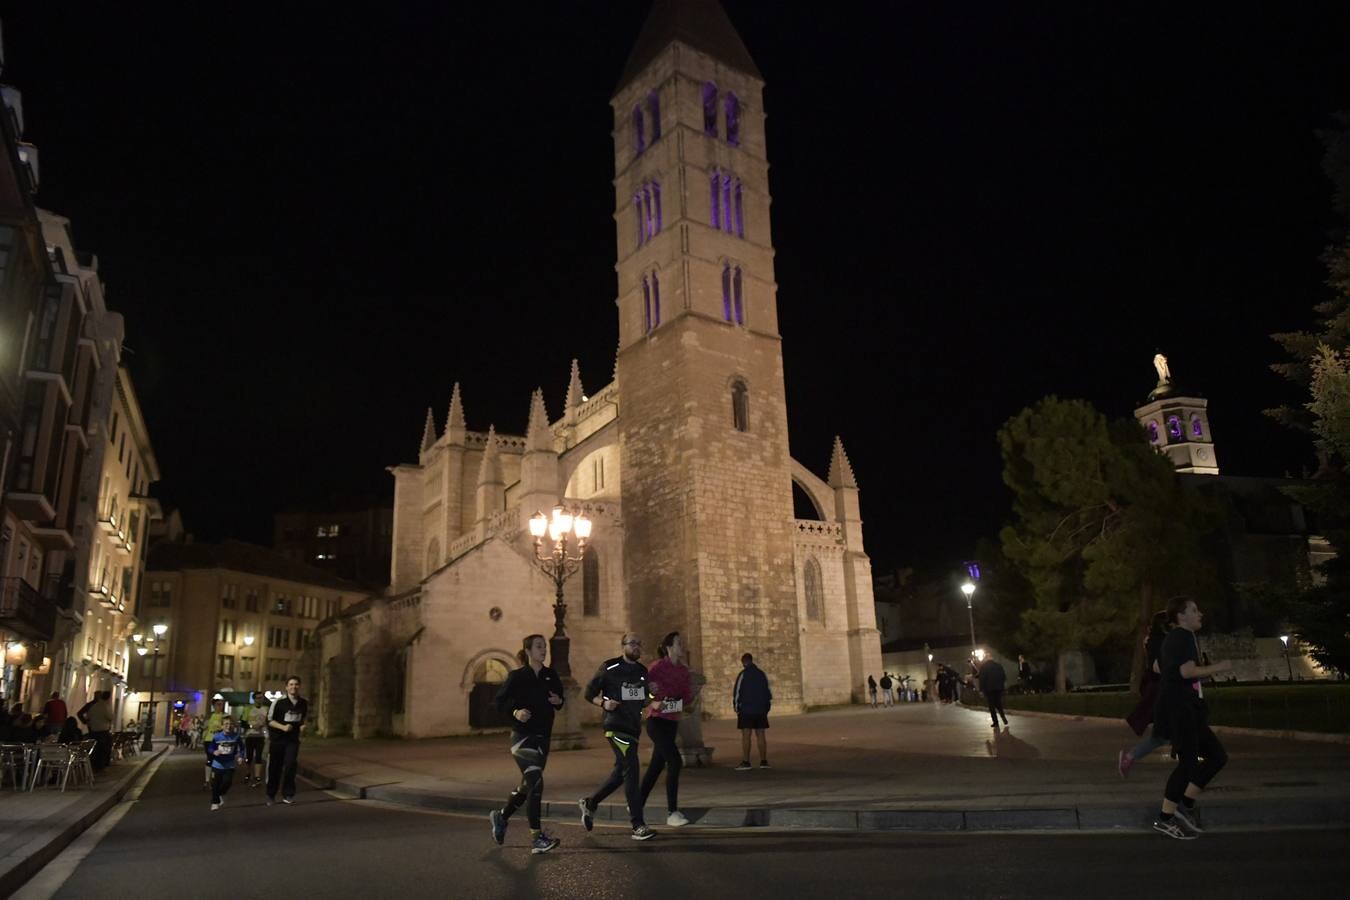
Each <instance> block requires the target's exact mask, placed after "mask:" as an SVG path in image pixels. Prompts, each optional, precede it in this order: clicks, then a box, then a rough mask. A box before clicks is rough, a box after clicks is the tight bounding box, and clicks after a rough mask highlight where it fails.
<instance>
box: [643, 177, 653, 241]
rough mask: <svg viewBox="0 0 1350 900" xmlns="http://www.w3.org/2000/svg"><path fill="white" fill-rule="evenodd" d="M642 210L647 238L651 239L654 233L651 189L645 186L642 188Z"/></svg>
mask: <svg viewBox="0 0 1350 900" xmlns="http://www.w3.org/2000/svg"><path fill="white" fill-rule="evenodd" d="M642 210H643V213H644V214H645V219H646V222H647V237H651V236H652V235H653V234H655V233H656V232H655V231H653V230H652V189H651V186H650V185H646V184H644V185H643V186H642Z"/></svg>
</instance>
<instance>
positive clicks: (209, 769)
mask: <svg viewBox="0 0 1350 900" xmlns="http://www.w3.org/2000/svg"><path fill="white" fill-rule="evenodd" d="M224 722H225V698H224V697H222V696H221V695H220V694H216V695H215V696H214V697H212V698H211V709H210V711H209V712H207V714H206V718H205V719H204V720H203V721H202V722H200V723H199V727H200V728H201V746H202V750H203V751H205V753H206V772H205V773H204V781H203V782H202V784H203V786H204V787H205V788H206V789H207V790H210V789H211V781H212V779H213V778H214V777H215V771H216V770H215V767H214V766H212V765H211V748H210V747H208V746H207V744H208V743H210V741H211V737H212V735H215V734H216V733H218V732H219V731H220V730H221V726H222V724H223V723H224Z"/></svg>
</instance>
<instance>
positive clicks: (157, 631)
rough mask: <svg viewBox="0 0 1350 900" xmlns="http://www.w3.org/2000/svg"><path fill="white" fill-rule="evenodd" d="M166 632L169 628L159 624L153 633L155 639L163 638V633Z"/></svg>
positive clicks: (161, 623)
mask: <svg viewBox="0 0 1350 900" xmlns="http://www.w3.org/2000/svg"><path fill="white" fill-rule="evenodd" d="M168 630H169V626H168V625H165V624H164V623H163V622H160V623H159V624H158V625H156V626H155V627H154V631H155V636H156V637H164V632H166V631H168Z"/></svg>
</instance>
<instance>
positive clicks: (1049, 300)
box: [3, 0, 1350, 569]
mask: <svg viewBox="0 0 1350 900" xmlns="http://www.w3.org/2000/svg"><path fill="white" fill-rule="evenodd" d="M725 5H726V8H727V10H728V12H729V14H730V16H731V19H732V21H733V22H734V23H735V24H736V26H737V28H738V29H739V31H740V32H741V35H742V37H743V38H744V40H745V43H746V45H747V46H748V47H749V49H750V52H751V54H752V55H753V56H754V58H755V60H756V62H757V63H758V65H759V67H760V69H761V71H762V72H763V73H764V76H765V78H766V81H767V89H766V95H765V104H766V107H767V110H768V115H769V119H768V141H769V159H770V165H771V171H770V183H771V189H772V191H773V212H772V215H773V221H772V226H773V233H774V240H775V246H776V251H777V270H776V276H777V281H778V284H779V296H778V302H779V308H780V316H781V327H782V333H783V338H784V343H783V352H784V357H785V363H786V370H787V382H788V383H787V387H788V416H789V419H790V422H791V425H792V428H793V443H792V450H793V455H794V456H796V457H797V458H798V459H799V460H801V461H802V462H803V463H805V464H806V465H807V466H809V467H811V468H813V469H815V470H816V471H817V472H819V473H820V474H822V475H823V474H824V472H825V468H826V466H827V463H828V459H829V450H830V441H831V437H832V436H833V435H834V434H835V433H839V434H841V435H842V436H843V438H844V442H845V444H846V446H847V448H848V451H849V454H850V456H851V458H852V461H853V465H854V469H855V471H856V473H857V476H858V480H859V483H860V484H861V486H862V488H863V494H862V500H863V515H864V519H865V521H866V534H867V547H868V551H869V553H870V554H871V555H872V557H873V560H874V564H875V566H876V567H877V568H878V569H884V568H887V567H889V566H892V565H904V564H914V565H919V566H920V567H922V568H925V569H931V568H934V567H940V566H943V565H946V564H948V563H949V562H958V561H960V560H961V559H963V558H966V556H968V555H969V553H970V547H971V546H972V544H973V542H974V540H975V539H976V538H977V537H979V536H981V535H992V534H994V533H995V532H996V530H997V528H998V527H999V525H1000V524H1001V523H1002V522H1003V520H1004V518H1005V516H1006V511H1007V505H1008V500H1007V496H1006V494H1005V492H1004V489H1003V487H1002V485H1001V482H1000V479H999V471H1000V463H999V458H998V450H997V446H996V443H995V440H994V435H995V432H996V430H997V428H998V426H999V425H1000V424H1001V423H1002V422H1003V421H1005V420H1006V419H1007V418H1008V417H1010V416H1012V415H1014V414H1015V413H1016V412H1017V411H1018V410H1019V409H1021V408H1022V407H1024V406H1026V405H1028V404H1030V403H1032V402H1034V401H1035V400H1037V399H1039V398H1040V397H1042V396H1043V395H1045V394H1047V393H1051V392H1054V393H1058V394H1059V395H1061V396H1066V397H1069V396H1071V397H1084V398H1087V399H1089V400H1091V401H1093V402H1094V403H1096V404H1097V405H1098V406H1099V407H1100V408H1102V409H1103V410H1105V411H1107V412H1109V413H1112V414H1116V415H1124V414H1128V413H1129V412H1130V410H1131V409H1132V408H1133V406H1134V405H1135V404H1136V403H1137V401H1139V400H1140V399H1141V398H1142V397H1143V396H1144V395H1145V394H1146V393H1147V392H1148V390H1149V389H1150V388H1151V387H1152V385H1153V380H1154V375H1153V369H1152V366H1151V364H1150V361H1151V358H1152V356H1153V353H1154V351H1155V349H1162V350H1163V351H1164V352H1166V353H1167V354H1168V355H1169V357H1170V359H1171V362H1172V370H1173V373H1174V374H1175V375H1176V376H1177V377H1178V379H1179V380H1181V381H1183V382H1185V383H1188V384H1190V385H1193V386H1195V387H1196V388H1198V389H1199V390H1200V391H1201V392H1202V393H1204V394H1205V395H1206V396H1208V397H1209V398H1210V408H1211V422H1212V425H1213V428H1214V433H1215V436H1216V440H1217V443H1218V456H1219V461H1220V464H1221V466H1222V467H1223V469H1224V471H1225V472H1227V473H1232V474H1279V473H1281V472H1283V471H1285V470H1290V469H1292V470H1297V469H1298V468H1300V467H1301V466H1303V465H1304V464H1305V463H1306V462H1308V461H1309V459H1310V452H1309V448H1308V447H1307V446H1306V444H1305V443H1304V442H1303V441H1302V440H1301V439H1299V438H1297V437H1295V436H1292V435H1290V434H1288V433H1285V432H1284V431H1282V430H1280V429H1279V428H1278V427H1276V426H1275V425H1273V424H1271V423H1269V422H1267V421H1266V420H1265V419H1264V418H1263V417H1262V415H1261V412H1260V411H1261V409H1262V408H1263V407H1266V406H1270V405H1274V404H1275V403H1278V402H1281V401H1282V400H1295V401H1296V400H1298V397H1297V394H1295V393H1293V392H1292V391H1290V390H1289V389H1287V388H1286V387H1285V386H1284V385H1283V383H1282V382H1281V381H1280V380H1279V379H1278V378H1277V377H1276V376H1274V375H1273V374H1271V373H1270V372H1269V370H1268V368H1267V366H1268V364H1269V363H1271V362H1273V361H1276V360H1278V359H1279V351H1278V348H1277V347H1276V346H1275V345H1274V344H1273V343H1272V342H1271V341H1270V340H1269V338H1268V337H1267V335H1268V334H1269V333H1270V332H1272V331H1278V330H1288V329H1294V328H1299V327H1303V326H1306V325H1307V324H1308V323H1309V322H1310V321H1311V307H1312V304H1313V303H1314V302H1316V301H1317V300H1318V299H1319V298H1321V297H1322V296H1323V292H1324V288H1323V286H1322V281H1323V270H1322V268H1321V265H1320V263H1319V261H1318V255H1319V253H1320V250H1321V247H1322V245H1323V244H1324V243H1325V241H1326V235H1327V231H1328V229H1329V228H1330V227H1331V226H1332V225H1333V224H1334V223H1333V222H1332V219H1331V211H1330V187H1329V184H1328V183H1327V182H1326V180H1325V179H1324V177H1323V176H1322V173H1321V171H1320V169H1319V160H1320V153H1321V150H1320V146H1319V144H1318V142H1317V138H1316V135H1315V134H1314V131H1315V129H1317V128H1321V127H1325V126H1326V125H1327V124H1328V123H1329V119H1330V114H1331V113H1332V112H1334V111H1336V110H1338V109H1346V108H1350V40H1347V36H1350V4H1345V3H1325V4H1320V5H1317V4H1286V5H1275V4H1265V5H1262V6H1261V7H1257V6H1256V5H1254V4H1253V5H1251V8H1250V9H1245V8H1220V7H1210V9H1211V10H1214V11H1216V12H1220V13H1221V17H1219V18H1214V17H1210V16H1208V15H1206V14H1205V13H1204V12H1202V11H1196V10H1189V9H1180V8H1166V7H1164V6H1161V5H1159V6H1154V7H1149V8H1146V9H1128V10H1122V9H1120V8H1112V7H1121V6H1123V5H1122V4H1069V3H1058V4H992V3H990V4H986V3H971V4H953V3H941V4H917V3H904V4H889V3H888V4H881V3H873V4H856V3H834V4H828V5H824V4H793V5H789V4H778V3H773V4H770V3H762V2H750V0H740V2H731V0H729V2H727V3H726V4H725ZM196 6H197V5H196V4H160V3H145V4H97V5H96V4H78V5H70V4H56V3H45V2H44V3H28V4H22V5H17V6H16V5H14V4H10V5H9V6H8V7H7V8H8V11H7V12H5V13H4V20H3V25H4V36H5V44H6V49H7V65H6V69H5V72H4V80H5V81H6V82H7V83H10V84H13V85H15V86H17V87H18V88H19V89H20V90H22V91H23V94H24V100H25V108H26V112H27V118H28V135H27V136H28V139H29V140H31V141H33V142H34V143H36V144H37V145H38V147H39V149H40V150H41V154H42V177H43V184H42V190H41V193H40V194H39V201H40V202H41V204H42V205H44V206H45V207H47V208H50V209H53V210H56V211H58V212H61V213H63V214H65V215H68V216H70V217H71V218H72V219H73V220H74V231H75V238H76V242H77V245H78V246H79V247H80V248H81V249H85V250H92V251H94V252H96V253H97V254H98V255H99V258H100V263H101V271H102V274H103V277H104V279H105V280H106V282H107V285H108V289H109V297H110V302H111V304H112V305H113V307H114V308H116V309H118V310H120V311H121V312H123V313H124V314H125V316H126V319H127V335H128V336H127V348H128V350H129V351H131V354H130V355H129V356H128V359H129V365H130V367H131V370H132V372H133V375H134V376H135V379H136V383H137V386H138V389H139V392H140V396H141V400H142V403H143V405H144V407H145V410H146V413H147V417H148V419H149V424H150V428H151V433H152V439H153V441H154V445H155V450H156V453H157V455H158V457H159V462H160V466H161V469H162V471H163V481H162V482H161V484H160V485H159V486H158V493H159V495H160V496H161V497H162V498H164V500H165V502H166V503H168V504H170V505H177V506H181V508H182V510H183V512H184V515H185V517H186V520H187V523H188V526H189V529H190V530H192V531H194V532H195V533H196V534H197V535H198V536H199V537H200V538H203V539H216V538H222V537H227V536H233V537H241V538H245V539H253V540H261V541H266V540H268V539H269V537H270V529H271V524H270V523H271V516H272V514H273V513H274V512H275V511H277V510H278V509H281V508H284V507H301V506H304V505H306V504H314V503H323V502H325V501H326V500H327V498H329V497H330V496H333V495H347V494H361V493H378V492H381V491H385V492H387V491H389V490H390V489H391V487H390V479H389V477H388V475H387V474H385V472H384V467H386V466H388V465H391V464H396V463H399V462H408V461H412V460H414V459H415V453H416V450H417V445H418V440H419V438H420V435H421V430H422V419H423V415H424V411H425V409H426V407H427V406H428V405H431V406H433V407H434V408H435V410H436V414H437V417H438V419H439V420H440V421H441V423H442V424H443V422H444V416H445V409H446V406H447V405H448V401H449V396H450V386H451V383H452V382H453V381H455V380H459V381H461V382H463V385H464V394H465V402H466V407H467V412H468V421H469V427H470V428H474V429H483V430H485V429H486V428H487V426H488V424H489V423H495V424H496V425H497V427H498V428H499V429H503V430H507V431H512V432H516V433H520V432H523V429H524V427H525V419H526V413H527V411H528V400H529V393H530V391H531V390H532V389H533V388H534V387H535V386H536V385H541V386H542V387H543V388H544V391H545V397H546V399H547V402H548V405H549V409H550V412H551V414H552V415H555V416H556V415H557V414H558V412H559V409H560V405H561V400H562V395H563V392H564V389H565V387H566V383H567V371H568V363H569V360H570V359H571V358H572V357H573V356H576V357H578V358H580V360H581V368H582V375H583V379H584V381H585V384H586V386H587V388H588V389H590V390H594V389H596V388H598V387H600V386H601V385H602V384H604V383H605V382H607V381H608V379H609V377H610V374H611V372H612V369H613V363H614V347H615V344H616V341H617V326H616V322H615V314H614V306H613V301H614V293H615V289H616V288H615V276H614V270H613V265H614V256H615V246H614V244H615V236H614V227H613V222H612V219H611V215H612V211H613V207H614V198H613V188H612V184H611V179H612V177H613V171H612V147H611V138H610V129H611V113H610V110H609V106H608V101H609V97H610V93H611V91H612V89H613V88H614V86H615V84H616V83H617V80H618V76H619V72H620V71H621V69H622V66H623V63H624V60H625V59H626V57H627V54H628V51H629V48H630V47H631V45H632V42H633V40H634V38H635V37H636V35H637V32H638V29H639V27H640V25H641V22H642V20H643V18H644V17H645V14H646V10H647V6H648V4H647V3H645V2H618V0H608V2H598V0H586V2H571V3H561V2H549V3H515V4H473V5H469V4H446V3H433V2H429V0H428V2H424V3H411V2H405V3H395V2H390V3H386V4H380V5H379V12H378V13H374V12H372V13H370V14H367V15H364V16H357V15H345V16H337V15H336V14H335V13H334V12H333V10H334V9H335V8H336V7H334V6H332V5H320V4H299V3H297V4H276V3H267V4H263V3H236V4H225V5H214V4H213V5H211V11H210V12H203V11H193V10H189V9H186V7H196ZM1173 6H1174V7H1175V6H1176V5H1173ZM1237 6H1238V7H1243V6H1245V5H1243V4H1238V5H1237ZM796 7H800V8H796ZM371 9H374V7H372V8H371ZM808 341H810V343H808Z"/></svg>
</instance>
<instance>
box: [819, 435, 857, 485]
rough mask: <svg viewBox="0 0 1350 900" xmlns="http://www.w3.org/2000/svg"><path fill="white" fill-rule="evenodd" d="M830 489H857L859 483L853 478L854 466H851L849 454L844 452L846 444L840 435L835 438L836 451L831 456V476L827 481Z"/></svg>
mask: <svg viewBox="0 0 1350 900" xmlns="http://www.w3.org/2000/svg"><path fill="white" fill-rule="evenodd" d="M825 480H826V481H827V482H829V484H830V487H835V488H839V487H846V488H856V487H857V486H858V482H857V481H856V480H855V479H854V477H853V466H852V465H850V464H849V461H848V454H847V453H845V452H844V442H843V441H841V440H840V439H839V435H837V434H836V435H835V436H834V451H833V452H832V453H831V454H830V474H829V476H828V477H827V478H826V479H825Z"/></svg>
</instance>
